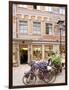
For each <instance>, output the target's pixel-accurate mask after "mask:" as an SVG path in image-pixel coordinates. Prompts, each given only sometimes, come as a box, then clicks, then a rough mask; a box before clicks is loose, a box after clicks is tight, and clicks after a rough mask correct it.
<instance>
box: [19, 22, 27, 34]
mask: <svg viewBox="0 0 69 90" xmlns="http://www.w3.org/2000/svg"><path fill="white" fill-rule="evenodd" d="M19 30H20V32H21V33H24V34H26V33H27V32H28V23H27V21H20V22H19Z"/></svg>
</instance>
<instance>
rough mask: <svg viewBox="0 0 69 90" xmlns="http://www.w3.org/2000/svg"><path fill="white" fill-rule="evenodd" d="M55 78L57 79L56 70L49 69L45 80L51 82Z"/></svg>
mask: <svg viewBox="0 0 69 90" xmlns="http://www.w3.org/2000/svg"><path fill="white" fill-rule="evenodd" d="M55 79H56V75H55V72H54V71H48V72H46V74H45V75H44V82H45V83H49V82H50V81H51V82H54V81H55Z"/></svg>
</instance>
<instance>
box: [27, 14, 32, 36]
mask: <svg viewBox="0 0 69 90" xmlns="http://www.w3.org/2000/svg"><path fill="white" fill-rule="evenodd" d="M28 33H29V34H31V33H32V21H31V16H29V17H28Z"/></svg>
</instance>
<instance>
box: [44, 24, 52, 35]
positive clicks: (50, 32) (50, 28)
mask: <svg viewBox="0 0 69 90" xmlns="http://www.w3.org/2000/svg"><path fill="white" fill-rule="evenodd" d="M47 24H48V26H49V25H51V26H49V27H48V26H47ZM45 25H46V27H45V28H46V30H47V27H48V28H49V34H48V35H52V34H53V33H52V24H51V23H45ZM46 34H47V32H46Z"/></svg>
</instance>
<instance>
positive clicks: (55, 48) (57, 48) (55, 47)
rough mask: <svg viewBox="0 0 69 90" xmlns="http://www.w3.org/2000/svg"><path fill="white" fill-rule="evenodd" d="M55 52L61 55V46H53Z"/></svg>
mask: <svg viewBox="0 0 69 90" xmlns="http://www.w3.org/2000/svg"><path fill="white" fill-rule="evenodd" d="M53 51H54V52H55V53H57V54H60V49H59V45H53Z"/></svg>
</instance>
